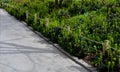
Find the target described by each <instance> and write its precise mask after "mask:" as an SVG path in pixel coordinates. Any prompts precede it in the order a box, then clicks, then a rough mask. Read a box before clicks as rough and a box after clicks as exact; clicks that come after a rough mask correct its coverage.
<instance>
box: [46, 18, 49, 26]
mask: <svg viewBox="0 0 120 72" xmlns="http://www.w3.org/2000/svg"><path fill="white" fill-rule="evenodd" d="M48 24H49V18H47V19H46V27H47V26H48Z"/></svg>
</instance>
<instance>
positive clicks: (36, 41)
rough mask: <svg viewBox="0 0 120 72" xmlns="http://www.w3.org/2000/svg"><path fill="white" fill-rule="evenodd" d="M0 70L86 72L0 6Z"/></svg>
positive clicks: (12, 71) (2, 71) (3, 71)
mask: <svg viewBox="0 0 120 72" xmlns="http://www.w3.org/2000/svg"><path fill="white" fill-rule="evenodd" d="M0 72H87V71H86V70H85V69H84V68H83V67H81V66H80V65H78V64H76V63H75V62H73V61H72V60H71V59H69V58H68V57H67V56H65V55H64V54H62V53H61V52H60V51H59V50H57V49H56V48H55V47H54V46H52V45H51V44H49V43H48V42H46V41H45V40H44V39H42V38H41V37H39V36H38V35H36V34H35V33H34V32H32V31H31V30H29V29H28V28H27V27H26V26H25V25H24V24H22V22H20V21H18V20H16V19H15V18H14V17H13V16H11V15H9V14H8V13H7V12H6V11H5V10H4V9H0Z"/></svg>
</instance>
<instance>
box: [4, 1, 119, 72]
mask: <svg viewBox="0 0 120 72" xmlns="http://www.w3.org/2000/svg"><path fill="white" fill-rule="evenodd" d="M8 4H10V5H16V3H15V2H10V3H8ZM4 8H5V9H6V10H7V11H8V12H9V13H11V14H12V15H14V16H15V17H16V18H18V19H19V20H24V21H26V22H27V24H28V25H30V26H32V27H33V28H34V29H35V30H37V31H39V32H41V33H42V34H43V35H44V36H46V37H48V38H49V39H50V40H51V41H53V42H55V43H58V44H59V45H61V47H62V48H63V49H64V50H66V51H67V52H69V53H70V54H71V55H74V56H77V57H78V58H83V59H85V60H89V61H90V62H91V64H92V65H94V66H95V67H97V68H98V70H99V72H119V71H120V39H119V37H120V14H119V13H120V1H118V0H96V1H94V0H87V1H86V0H81V1H73V2H72V3H71V2H69V3H66V2H63V5H62V8H61V9H59V10H58V9H56V8H55V4H54V2H53V1H45V2H41V1H39V2H34V1H33V2H25V3H22V2H20V3H17V5H16V6H15V7H10V6H4ZM26 12H27V13H28V17H26ZM106 45H107V46H106Z"/></svg>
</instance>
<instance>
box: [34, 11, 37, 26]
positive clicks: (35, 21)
mask: <svg viewBox="0 0 120 72" xmlns="http://www.w3.org/2000/svg"><path fill="white" fill-rule="evenodd" d="M34 23H35V24H36V23H37V14H36V13H35V14H34Z"/></svg>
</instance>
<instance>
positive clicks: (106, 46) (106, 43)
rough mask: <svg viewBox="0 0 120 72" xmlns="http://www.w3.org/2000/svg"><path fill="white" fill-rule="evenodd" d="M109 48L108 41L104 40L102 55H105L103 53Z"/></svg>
mask: <svg viewBox="0 0 120 72" xmlns="http://www.w3.org/2000/svg"><path fill="white" fill-rule="evenodd" d="M109 48H110V41H109V40H105V42H104V43H103V54H105V51H106V50H107V49H109Z"/></svg>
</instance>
